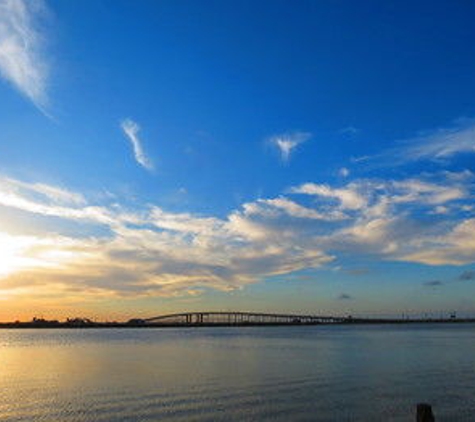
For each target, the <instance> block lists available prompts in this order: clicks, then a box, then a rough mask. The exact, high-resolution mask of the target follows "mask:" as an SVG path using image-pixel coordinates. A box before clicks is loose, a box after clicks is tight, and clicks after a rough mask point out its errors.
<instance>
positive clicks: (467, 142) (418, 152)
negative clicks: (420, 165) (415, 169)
mask: <svg viewBox="0 0 475 422" xmlns="http://www.w3.org/2000/svg"><path fill="white" fill-rule="evenodd" d="M404 144H405V145H404V146H403V147H402V148H401V150H400V152H399V155H400V157H401V159H404V160H407V161H416V160H424V159H429V160H441V159H447V158H449V157H452V156H453V155H456V154H460V153H475V123H474V122H473V121H468V122H464V123H463V124H460V125H457V126H454V127H452V128H443V129H439V130H436V131H434V132H431V133H428V134H424V135H421V136H419V137H416V138H413V139H409V140H407V141H404Z"/></svg>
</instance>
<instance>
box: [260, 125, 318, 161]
mask: <svg viewBox="0 0 475 422" xmlns="http://www.w3.org/2000/svg"><path fill="white" fill-rule="evenodd" d="M311 137H312V134H311V133H308V132H291V133H283V134H281V135H275V136H272V137H271V138H269V142H270V144H271V145H274V146H275V147H277V149H278V150H279V153H280V156H281V158H282V161H284V162H287V161H289V159H290V155H291V154H292V151H293V150H294V149H295V148H296V147H297V146H298V145H300V144H302V143H303V142H306V141H308V140H309V139H310V138H311Z"/></svg>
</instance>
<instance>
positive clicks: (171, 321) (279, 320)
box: [129, 311, 348, 326]
mask: <svg viewBox="0 0 475 422" xmlns="http://www.w3.org/2000/svg"><path fill="white" fill-rule="evenodd" d="M347 320H348V319H347V318H346V317H335V316H320V315H298V314H272V313H255V312H215V311H211V312H183V313H176V314H167V315H158V316H155V317H152V318H146V319H132V320H130V321H129V323H130V324H133V325H163V326H207V325H208V326H210V325H213V326H215V325H223V326H230V325H298V324H303V325H316V324H338V323H342V322H345V321H347Z"/></svg>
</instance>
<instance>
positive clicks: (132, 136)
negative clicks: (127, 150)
mask: <svg viewBox="0 0 475 422" xmlns="http://www.w3.org/2000/svg"><path fill="white" fill-rule="evenodd" d="M120 126H121V128H122V130H123V131H124V133H125V135H126V136H127V138H128V139H129V141H130V143H131V145H132V148H133V151H134V157H135V160H136V161H137V163H139V164H140V165H141V166H142V167H143V168H145V169H147V170H149V171H151V170H153V168H154V167H153V163H152V161H151V160H150V158H148V157H147V155H146V154H145V152H144V150H143V147H142V142H141V141H140V138H139V136H138V133H139V131H140V126H139V125H138V124H137V123H136V122H134V121H133V120H131V119H125V120H123V121H122V123H121V124H120Z"/></svg>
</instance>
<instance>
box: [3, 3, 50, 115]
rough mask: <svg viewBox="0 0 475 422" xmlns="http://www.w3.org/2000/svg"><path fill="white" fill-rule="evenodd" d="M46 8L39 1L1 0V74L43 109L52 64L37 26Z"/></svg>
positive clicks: (45, 103)
mask: <svg viewBox="0 0 475 422" xmlns="http://www.w3.org/2000/svg"><path fill="white" fill-rule="evenodd" d="M44 11H45V6H44V4H43V2H42V1H40V0H31V1H25V0H3V1H2V2H0V73H1V75H2V76H3V78H4V79H5V80H7V81H8V82H9V83H10V84H12V85H13V86H14V87H15V88H17V89H18V90H19V91H20V92H21V93H22V94H23V95H24V96H25V97H27V98H28V99H29V100H31V101H32V102H33V104H35V106H36V107H38V108H39V109H40V110H42V111H43V112H44V109H45V107H46V106H47V102H48V96H47V82H48V73H49V70H48V69H49V66H48V63H47V60H46V57H45V55H44V54H43V51H42V50H43V45H42V44H43V43H42V37H41V35H40V34H39V32H38V31H37V30H36V27H35V25H36V23H37V21H38V20H39V19H40V17H41V15H42V14H43V12H44Z"/></svg>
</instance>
